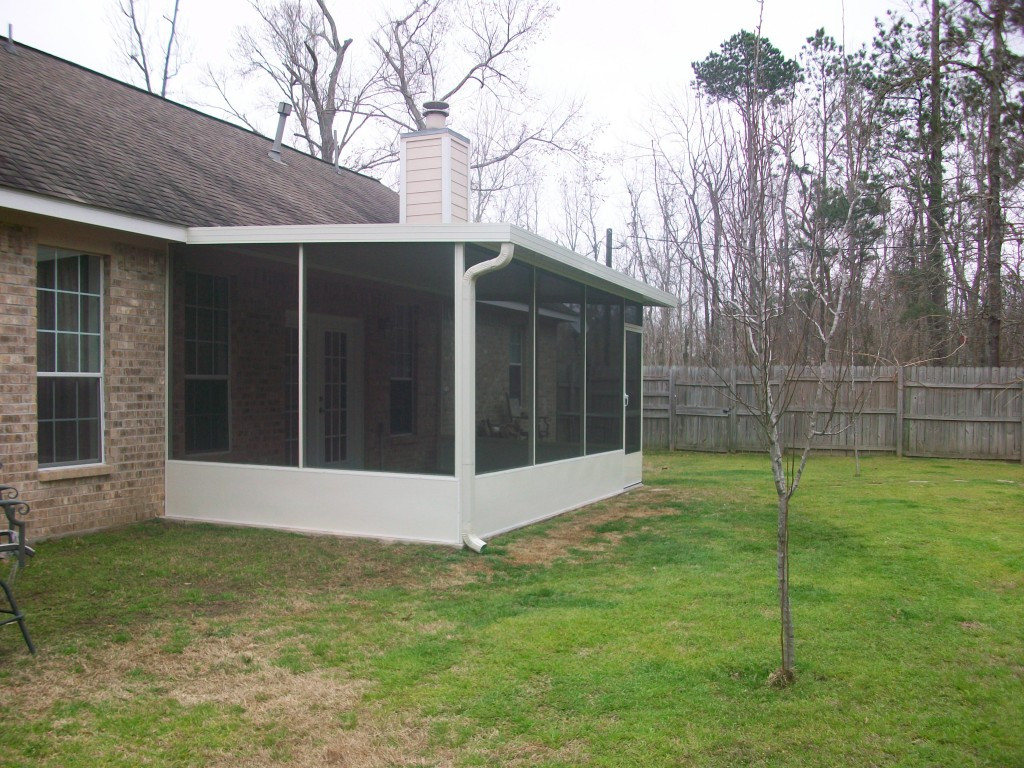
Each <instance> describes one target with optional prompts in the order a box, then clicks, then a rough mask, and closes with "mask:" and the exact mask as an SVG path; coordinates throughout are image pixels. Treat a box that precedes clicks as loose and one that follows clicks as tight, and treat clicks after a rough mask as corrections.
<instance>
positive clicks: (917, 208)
mask: <svg viewBox="0 0 1024 768" xmlns="http://www.w3.org/2000/svg"><path fill="white" fill-rule="evenodd" d="M918 10H919V11H920V12H921V16H920V19H917V20H907V19H904V18H895V17H894V18H891V19H889V20H888V21H887V22H886V23H882V24H880V26H879V34H878V38H877V39H876V41H875V44H874V46H873V47H871V48H868V49H864V50H861V51H857V52H852V53H851V52H847V51H844V50H843V48H842V46H841V45H839V44H838V43H837V42H836V41H834V40H833V39H831V38H830V37H828V36H827V35H825V34H824V33H823V32H820V31H819V32H818V33H817V34H816V35H814V36H813V37H811V38H809V40H808V43H807V45H806V46H805V48H804V50H803V51H802V53H801V56H800V58H799V64H800V70H799V71H800V75H799V78H798V80H797V81H796V82H795V83H793V84H792V88H791V89H790V90H788V91H786V92H781V91H780V92H779V93H777V94H775V97H774V98H773V99H768V100H766V101H765V102H764V109H763V110H761V111H757V110H754V111H755V112H757V114H754V115H752V114H750V112H751V110H750V109H749V107H750V104H749V103H748V104H747V105H746V106H743V105H742V104H740V103H738V102H737V100H736V99H726V98H716V97H714V96H713V94H712V93H711V91H710V90H709V89H708V88H707V87H706V85H705V86H702V84H701V83H700V82H699V77H698V81H697V82H696V83H695V84H696V86H697V87H696V89H694V90H690V91H687V92H684V94H683V95H681V96H679V97H678V98H673V99H667V100H664V101H663V103H662V104H661V105H659V107H658V110H657V113H656V114H655V115H654V116H653V117H652V118H651V120H650V122H649V144H648V145H647V147H645V148H644V149H645V156H646V159H645V162H643V163H641V164H640V165H639V167H638V169H637V171H636V173H635V175H634V177H632V178H630V179H628V180H627V182H626V186H627V192H628V199H629V213H628V220H627V222H626V225H625V227H624V232H625V237H624V238H623V239H622V242H621V243H620V244H621V245H622V246H623V248H622V252H621V253H622V259H621V261H622V263H623V265H624V266H625V267H626V268H627V269H628V270H630V271H631V272H632V273H633V274H636V275H637V276H639V277H641V278H643V279H645V280H647V281H649V282H651V283H653V284H656V285H658V286H659V287H661V288H663V289H665V290H668V291H670V292H672V293H674V294H676V295H677V296H678V297H679V298H680V306H679V308H678V309H676V310H675V311H672V312H668V311H665V312H660V311H659V312H655V314H654V315H653V316H652V323H651V331H652V332H651V333H650V334H649V335H648V336H647V343H648V350H647V352H648V359H650V360H652V361H656V362H659V363H663V364H673V363H675V364H679V363H684V362H688V361H693V362H699V361H704V360H709V361H713V362H716V363H732V362H739V358H740V356H741V355H742V352H743V345H742V344H740V343H739V336H740V334H741V333H742V330H743V328H742V322H740V318H738V317H737V315H736V312H735V307H736V306H737V302H739V303H740V304H742V303H743V302H744V301H745V300H746V299H748V298H749V297H748V296H747V295H746V294H745V292H746V291H748V290H749V289H750V287H751V286H752V285H754V284H758V285H760V284H761V282H763V281H767V284H769V285H770V288H771V290H772V291H773V294H772V298H771V301H772V303H773V306H775V307H776V311H777V313H778V316H777V317H775V318H774V319H773V321H772V322H773V323H774V324H776V325H777V326H778V327H779V328H785V329H786V333H784V334H783V335H782V336H781V339H782V340H783V342H784V345H785V348H786V352H785V354H786V355H787V356H788V357H790V358H791V359H793V360H796V359H800V360H803V361H805V362H808V363H814V362H821V361H822V359H823V342H822V340H821V339H820V333H819V329H820V328H821V327H823V326H824V325H825V324H826V323H827V320H828V312H826V311H824V308H825V307H828V306H834V305H835V304H836V302H837V300H838V299H839V298H840V295H841V294H842V297H843V301H844V309H843V321H842V327H841V328H839V329H837V331H838V333H839V337H838V338H837V339H836V341H837V343H840V345H841V346H842V348H843V349H845V350H847V351H848V353H849V354H850V355H852V356H853V358H854V359H855V360H856V362H857V363H859V364H872V362H876V361H884V362H910V361H930V362H932V363H933V364H973V365H998V364H1000V363H1002V364H1019V363H1020V362H1021V361H1022V360H1024V333H1022V331H1024V327H1022V322H1024V284H1022V282H1021V266H1022V257H1024V246H1022V242H1024V240H1022V238H1024V229H1022V227H1024V207H1022V198H1021V195H1022V185H1021V180H1022V176H1024V174H1022V172H1021V163H1022V158H1024V148H1022V143H1021V120H1020V116H1021V98H1022V97H1021V87H1022V83H1024V69H1022V64H1021V57H1020V55H1019V50H1020V49H1021V37H1020V35H1019V33H1016V34H1015V33H1014V31H1013V30H1015V29H1016V30H1019V29H1020V28H1021V27H1020V24H1021V19H1020V16H1021V12H1020V11H1014V10H1013V9H1012V7H1011V4H1010V3H1008V2H1004V1H1003V0H992V2H990V3H988V5H986V6H982V4H981V3H977V2H973V1H972V2H959V3H953V4H951V5H950V6H947V5H940V4H939V3H938V2H936V1H934V0H930V1H929V2H927V3H926V4H925V5H923V6H922V7H920V8H919V9H918ZM1015 13H1016V15H1014V14H1015ZM1015 25H1016V26H1015ZM940 33H941V34H940ZM732 63H733V64H734V65H737V66H738V62H737V61H734V62H732ZM725 76H726V75H723V77H725ZM744 76H747V77H749V73H747V74H746V75H744ZM740 97H742V94H740ZM752 121H754V122H752ZM752 238H753V239H752ZM757 238H760V241H759V242H760V243H761V246H760V247H761V248H762V254H763V255H765V256H769V257H770V258H769V261H768V262H766V263H764V264H760V263H756V262H755V263H748V262H747V261H746V260H748V259H749V258H750V257H751V256H752V255H753V252H754V250H755V246H754V243H755V242H758V241H757ZM773 281H774V282H773Z"/></svg>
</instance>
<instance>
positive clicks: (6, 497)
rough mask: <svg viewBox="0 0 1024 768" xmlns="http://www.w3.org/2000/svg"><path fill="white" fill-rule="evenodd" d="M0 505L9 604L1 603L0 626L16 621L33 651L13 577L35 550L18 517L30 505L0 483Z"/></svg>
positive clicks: (1, 578) (1, 582)
mask: <svg viewBox="0 0 1024 768" xmlns="http://www.w3.org/2000/svg"><path fill="white" fill-rule="evenodd" d="M0 467H3V464H0ZM0 509H3V511H4V517H5V518H6V521H7V528H6V529H2V528H0V562H2V565H0V567H3V566H6V569H5V570H4V571H0V589H2V590H3V593H4V597H5V598H7V604H8V606H9V607H7V608H4V607H0V616H6V617H7V618H0V627H2V626H4V625H5V624H14V623H17V625H18V628H19V629H20V630H21V636H22V637H23V638H25V645H27V646H28V650H29V652H30V653H33V654H34V653H35V652H36V646H35V644H34V643H33V642H32V636H31V635H29V633H28V627H27V626H26V624H25V613H24V612H23V611H22V610H21V609H20V608H19V607H18V602H17V601H16V600H15V599H14V580H15V578H16V577H17V575H18V571H19V570H21V569H22V568H24V567H25V564H26V562H27V561H28V558H30V557H33V556H34V555H35V550H34V549H32V547H30V546H28V544H27V543H26V541H25V521H24V520H22V519H20V518H23V517H24V516H25V515H27V514H28V513H29V506H28V504H26V503H25V502H24V501H22V500H21V499H19V498H18V490H17V488H15V487H14V486H11V485H2V484H0ZM3 520H4V518H0V524H2V522H3Z"/></svg>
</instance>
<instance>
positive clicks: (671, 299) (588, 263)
mask: <svg viewBox="0 0 1024 768" xmlns="http://www.w3.org/2000/svg"><path fill="white" fill-rule="evenodd" d="M508 226H509V228H510V229H511V230H512V233H511V234H512V242H514V243H515V244H516V246H517V247H518V246H521V247H523V248H526V249H527V250H529V251H532V252H533V253H536V254H538V255H539V256H541V257H543V259H542V260H534V259H531V258H530V257H529V256H528V255H527V254H523V253H521V252H520V251H519V250H518V248H517V251H516V256H517V257H520V258H522V259H523V260H524V261H527V262H531V263H534V265H535V266H544V267H548V268H549V269H550V268H551V264H552V262H553V263H554V264H556V265H559V266H561V267H562V269H558V268H557V267H556V268H555V269H554V271H556V272H559V273H561V274H563V275H565V276H567V277H568V276H571V277H574V278H577V279H580V273H583V275H585V276H586V277H583V278H582V279H583V282H586V283H588V284H590V285H593V286H594V287H597V288H600V287H601V286H602V285H607V286H610V287H612V288H613V289H617V290H614V292H615V293H626V294H632V295H631V296H630V297H629V298H635V299H636V300H637V301H639V302H641V303H643V304H648V305H652V306H659V307H674V306H676V304H678V303H679V300H678V299H677V298H676V297H675V296H673V295H672V294H671V293H667V292H666V291H663V290H661V289H659V288H655V287H654V286H651V285H648V284H647V283H645V282H642V281H640V280H636V279H634V278H632V277H629V275H624V274H622V273H621V272H616V271H615V270H614V269H611V268H609V267H606V266H605V265H604V264H601V263H600V262H597V261H594V260H593V259H588V258H587V257H586V256H581V255H580V254H578V253H576V252H575V251H570V250H569V249H568V248H565V247H563V246H561V245H559V244H558V243H553V242H551V241H550V240H548V239H546V238H543V237H541V236H540V235H535V234H534V233H533V232H530V231H528V230H525V229H521V228H520V227H516V226H512V225H508ZM588 278H589V279H588Z"/></svg>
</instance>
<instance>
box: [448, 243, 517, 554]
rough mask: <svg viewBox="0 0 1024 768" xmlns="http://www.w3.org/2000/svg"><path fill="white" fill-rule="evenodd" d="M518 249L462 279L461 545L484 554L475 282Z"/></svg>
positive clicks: (508, 248) (506, 250)
mask: <svg viewBox="0 0 1024 768" xmlns="http://www.w3.org/2000/svg"><path fill="white" fill-rule="evenodd" d="M514 251H515V245H513V244H512V243H502V244H501V251H500V252H499V253H498V255H497V256H495V257H494V258H493V259H490V260H488V261H482V262H480V263H479V264H474V265H473V266H472V267H470V268H469V269H467V270H466V271H465V272H464V273H463V275H462V280H463V284H462V324H463V327H462V380H461V381H460V382H459V385H458V388H457V390H456V391H457V392H459V393H460V397H459V400H460V408H461V416H462V419H461V426H462V434H461V435H460V438H459V439H460V440H461V441H462V446H461V447H462V477H461V480H460V482H459V495H460V499H459V501H460V504H459V508H460V510H461V511H462V542H463V544H465V545H466V546H467V547H469V548H470V549H472V550H473V551H474V552H482V551H483V549H484V547H486V546H487V542H486V541H484V540H483V539H481V538H480V537H479V536H477V535H476V534H475V533H473V495H474V494H473V491H474V486H475V483H476V281H477V278H478V277H480V276H481V275H486V274H487V273H489V272H496V271H497V270H499V269H504V268H505V267H507V266H508V265H509V264H510V263H511V261H512V254H513V253H514Z"/></svg>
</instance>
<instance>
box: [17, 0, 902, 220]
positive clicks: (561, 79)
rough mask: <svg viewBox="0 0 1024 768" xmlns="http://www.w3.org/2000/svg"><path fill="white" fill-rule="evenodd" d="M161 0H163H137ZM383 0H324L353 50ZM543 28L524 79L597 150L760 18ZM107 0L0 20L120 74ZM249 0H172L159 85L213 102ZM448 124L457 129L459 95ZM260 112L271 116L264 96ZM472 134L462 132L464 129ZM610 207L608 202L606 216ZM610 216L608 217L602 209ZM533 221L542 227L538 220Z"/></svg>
mask: <svg viewBox="0 0 1024 768" xmlns="http://www.w3.org/2000/svg"><path fill="white" fill-rule="evenodd" d="M142 2H143V3H146V4H148V5H149V6H150V7H152V8H164V9H169V8H170V7H172V6H173V0H142ZM394 4H395V2H394V0H362V2H359V1H358V0H357V1H356V2H353V1H352V0H349V1H348V2H337V0H335V2H333V3H332V7H333V8H334V9H335V17H336V20H337V22H338V24H339V28H340V29H339V32H340V34H341V35H342V36H343V37H352V38H353V39H354V40H355V41H356V42H355V43H354V45H353V49H354V50H353V54H356V55H358V54H359V53H360V50H359V47H360V46H364V48H363V50H366V52H367V55H369V50H368V44H367V42H366V40H367V38H368V37H369V35H370V34H371V33H372V31H373V29H374V28H375V20H377V19H379V18H380V17H381V16H382V15H383V14H382V7H384V6H386V5H391V6H394ZM559 6H560V9H559V11H558V13H557V14H556V16H555V18H554V20H553V21H552V23H551V25H550V27H549V28H548V31H547V34H546V35H545V37H544V39H542V40H541V41H539V42H538V43H537V44H536V45H535V46H534V48H533V49H531V50H532V52H531V54H530V56H529V60H530V62H531V81H532V85H533V89H534V91H535V92H541V93H543V94H544V96H545V98H546V99H547V100H548V101H549V102H553V103H557V102H558V101H571V100H572V99H574V98H575V99H579V100H581V101H582V102H583V106H584V111H585V114H586V116H587V117H588V118H589V120H590V121H591V122H592V123H600V124H603V125H604V126H606V128H605V130H604V132H603V134H602V135H601V136H600V137H599V138H598V140H597V142H596V143H595V149H597V150H598V151H601V152H605V153H613V152H617V151H619V150H622V151H623V152H624V153H625V154H629V148H630V146H631V145H633V144H643V143H645V142H644V139H643V131H642V130H641V129H640V128H639V126H640V124H642V123H643V121H644V119H645V116H646V115H647V114H649V104H650V102H651V100H652V99H657V98H659V97H665V96H666V95H667V94H675V93H680V92H681V91H683V90H684V89H685V88H686V87H687V86H688V84H689V83H690V82H691V80H692V79H693V71H692V69H691V63H692V62H694V61H697V60H700V59H703V58H704V57H705V56H707V54H708V53H710V52H711V51H713V50H717V49H718V47H719V45H720V44H721V43H722V42H723V41H725V40H726V39H727V38H729V37H731V36H732V35H733V34H735V33H736V32H738V31H739V30H740V29H748V30H754V29H755V28H756V27H757V25H758V23H759V15H760V13H761V8H760V4H759V3H758V2H756V0H624V1H623V0H618V1H616V2H613V1H612V0H561V2H560V3H559ZM889 8H898V9H905V8H906V2H905V0H845V2H844V0H764V9H763V20H762V21H761V23H762V28H761V32H762V34H763V35H765V36H766V37H768V38H769V39H770V40H771V41H772V42H773V43H774V44H775V45H776V46H777V47H778V48H780V49H781V50H782V52H783V53H784V54H785V55H786V56H788V57H791V58H792V57H795V56H796V55H797V54H798V53H799V50H800V47H801V46H802V45H803V43H804V41H805V40H806V38H807V37H809V36H810V35H812V34H813V33H814V31H815V30H816V29H817V28H819V27H824V28H825V30H826V31H827V32H828V33H829V34H831V35H832V36H833V37H835V38H836V39H837V40H839V41H840V42H842V41H843V40H844V39H845V41H846V45H847V48H848V49H854V48H856V47H859V46H860V45H861V44H863V43H867V42H869V41H870V39H871V38H872V36H873V34H874V19H875V17H881V16H884V15H885V13H886V10H887V9H889ZM115 11H116V0H0V24H2V27H0V29H2V31H3V33H4V34H6V31H7V25H8V24H12V25H13V36H14V39H15V40H17V41H21V42H23V43H26V44H28V45H31V46H34V47H36V48H40V49H42V50H44V51H47V52H48V53H52V54H55V55H57V56H61V57H63V58H66V59H69V60H71V61H74V62H76V63H78V64H81V65H83V66H86V67H89V68H91V69H95V70H98V71H100V72H103V73H106V74H109V75H112V76H115V77H119V78H121V79H128V77H127V72H128V70H127V67H126V65H125V64H124V62H123V61H122V60H121V59H120V58H119V56H118V51H117V45H116V44H115V41H114V34H113V31H112V24H111V18H112V16H113V15H114V13H115ZM253 19H254V12H253V10H252V8H251V7H250V5H249V2H248V0H181V7H180V29H181V31H182V35H183V40H184V41H185V43H186V46H187V50H188V51H189V55H190V63H188V64H187V65H186V66H185V67H184V69H183V70H182V73H181V76H180V77H179V78H177V79H176V80H174V81H172V87H171V92H170V94H169V95H170V96H171V97H172V98H175V99H176V100H179V101H183V102H185V103H189V104H192V105H200V104H203V103H214V102H216V97H215V96H213V95H211V94H210V93H209V92H208V91H204V90H203V88H202V86H201V84H200V76H201V71H202V67H203V66H204V65H206V64H208V63H209V64H213V65H214V66H215V67H217V68H223V67H229V66H230V64H231V53H232V50H233V45H234V35H235V30H236V29H237V27H238V25H239V24H242V23H248V22H251V21H253ZM452 110H453V114H452V126H453V127H454V128H455V129H456V130H458V129H460V127H461V126H460V124H459V123H460V121H459V116H458V112H457V111H458V104H457V103H456V104H453V105H452ZM266 111H267V114H266V115H264V116H263V118H264V119H262V120H261V121H259V122H260V124H261V125H263V126H264V130H265V131H267V132H269V131H272V130H273V127H274V125H276V119H277V116H276V114H275V113H274V108H273V107H269V108H267V110H266ZM470 138H472V137H470ZM612 218H614V215H613V214H612V213H611V212H609V219H612ZM609 224H611V221H609ZM542 228H543V227H542Z"/></svg>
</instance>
